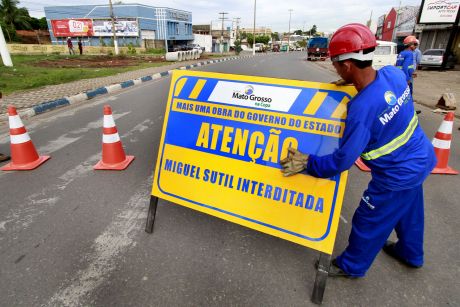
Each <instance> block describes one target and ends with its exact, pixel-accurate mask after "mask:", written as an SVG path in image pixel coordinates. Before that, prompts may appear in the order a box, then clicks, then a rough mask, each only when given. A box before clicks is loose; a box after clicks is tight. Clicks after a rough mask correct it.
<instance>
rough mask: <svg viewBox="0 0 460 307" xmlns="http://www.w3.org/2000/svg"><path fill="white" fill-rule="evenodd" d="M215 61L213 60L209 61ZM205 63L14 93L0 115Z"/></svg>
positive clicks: (197, 61) (149, 70)
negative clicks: (11, 107)
mask: <svg viewBox="0 0 460 307" xmlns="http://www.w3.org/2000/svg"><path fill="white" fill-rule="evenodd" d="M209 60H213V59H209ZM215 60H217V59H215ZM203 61H208V60H204V59H198V60H192V61H182V62H174V63H173V64H171V65H165V66H159V67H152V68H144V69H140V70H133V71H128V72H124V73H119V74H116V75H113V76H108V77H101V78H92V79H83V80H79V81H74V82H69V83H62V84H57V85H49V86H45V87H41V88H38V89H33V90H29V91H24V92H19V93H13V94H11V95H8V96H4V97H3V101H2V103H1V104H0V114H3V113H6V110H7V106H8V105H14V106H15V107H16V108H17V109H18V111H19V110H22V109H27V108H30V107H33V106H36V105H38V104H40V103H43V102H47V101H52V100H56V99H60V98H63V97H66V96H67V97H68V96H73V95H77V94H80V93H83V92H87V91H89V90H92V89H96V88H100V87H103V86H108V85H111V84H116V83H121V82H124V81H127V80H134V79H138V78H142V77H145V76H151V75H154V74H156V73H160V72H163V71H168V70H171V69H176V68H179V67H182V66H187V65H191V64H195V63H199V62H203Z"/></svg>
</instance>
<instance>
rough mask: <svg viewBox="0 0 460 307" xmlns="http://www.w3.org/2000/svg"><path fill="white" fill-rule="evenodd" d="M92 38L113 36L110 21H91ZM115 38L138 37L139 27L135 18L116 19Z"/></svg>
mask: <svg viewBox="0 0 460 307" xmlns="http://www.w3.org/2000/svg"><path fill="white" fill-rule="evenodd" d="M93 32H94V36H113V34H112V21H111V20H110V19H93ZM115 34H116V36H136V37H137V36H139V25H138V22H137V19H136V18H117V20H116V21H115Z"/></svg>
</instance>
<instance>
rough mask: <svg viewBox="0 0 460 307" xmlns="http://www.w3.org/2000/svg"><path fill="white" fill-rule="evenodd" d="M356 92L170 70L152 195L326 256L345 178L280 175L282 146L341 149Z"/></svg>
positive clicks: (313, 150)
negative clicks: (168, 90) (350, 104)
mask: <svg viewBox="0 0 460 307" xmlns="http://www.w3.org/2000/svg"><path fill="white" fill-rule="evenodd" d="M354 94H355V89H354V88H353V87H349V86H348V87H337V86H335V85H332V84H325V83H317V82H306V81H297V80H285V79H275V78H265V77H254V76H240V75H229V74H219V73H210V72H198V71H196V72H195V71H182V70H177V71H174V72H173V74H172V80H171V86H170V92H169V96H168V104H167V107H166V114H165V120H164V124H163V132H162V137H161V141H160V147H159V151H158V158H157V164H156V169H155V174H154V179H153V185H152V195H153V196H155V197H159V198H162V199H166V200H169V201H171V202H173V203H176V204H179V205H182V206H185V207H188V208H191V209H194V210H197V211H200V212H204V213H207V214H210V215H213V216H216V217H218V218H222V219H225V220H228V221H231V222H233V223H237V224H240V225H243V226H246V227H249V228H252V229H255V230H257V231H261V232H264V233H267V234H270V235H273V236H277V237H280V238H282V239H285V240H289V241H291V242H295V243H297V244H301V245H303V246H307V247H310V248H313V249H316V250H319V251H322V252H325V253H328V254H331V253H332V251H333V247H334V242H335V236H336V233H337V227H338V223H339V219H340V210H341V206H342V200H343V195H344V191H345V184H346V179H347V172H343V173H342V174H339V175H337V176H334V177H331V178H326V179H320V178H314V177H312V176H309V175H307V174H298V175H295V176H292V177H284V176H283V175H282V173H281V171H280V169H281V167H280V165H279V161H280V160H281V159H283V158H285V157H286V155H287V148H288V147H294V148H298V149H299V150H300V151H302V152H305V153H309V154H316V155H327V154H330V153H332V152H333V151H334V150H335V149H337V148H338V146H339V141H340V139H341V137H342V135H343V130H344V128H345V118H346V104H347V103H348V101H350V99H351V97H352V96H353V95H354Z"/></svg>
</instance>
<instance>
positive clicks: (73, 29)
mask: <svg viewBox="0 0 460 307" xmlns="http://www.w3.org/2000/svg"><path fill="white" fill-rule="evenodd" d="M44 9H45V16H46V20H47V22H48V28H49V29H50V30H49V31H50V35H51V41H52V43H53V44H65V42H66V39H67V37H71V39H72V40H73V41H74V43H75V41H76V39H77V37H79V38H81V39H82V40H83V42H84V43H85V45H90V46H100V45H107V46H109V45H111V44H112V40H113V34H112V28H113V27H112V22H111V19H110V8H109V5H108V4H107V5H74V6H48V7H45V8H44ZM113 13H114V16H115V23H114V24H115V26H114V27H115V32H116V38H117V42H118V45H119V46H124V45H129V44H132V45H134V46H139V47H147V48H164V46H165V45H167V46H168V49H172V48H173V47H174V46H177V45H185V44H187V43H189V42H191V41H192V40H193V34H192V13H191V12H188V11H183V10H176V9H171V8H164V7H153V6H149V5H144V4H137V3H130V4H115V5H113Z"/></svg>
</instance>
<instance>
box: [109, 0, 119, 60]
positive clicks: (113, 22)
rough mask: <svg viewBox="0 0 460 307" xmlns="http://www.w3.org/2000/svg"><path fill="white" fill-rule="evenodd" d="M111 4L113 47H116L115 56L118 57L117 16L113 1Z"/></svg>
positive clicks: (110, 0)
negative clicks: (114, 13)
mask: <svg viewBox="0 0 460 307" xmlns="http://www.w3.org/2000/svg"><path fill="white" fill-rule="evenodd" d="M109 4H110V18H111V19H112V34H113V46H114V47H115V54H116V55H118V42H117V35H116V32H115V16H114V15H113V6H112V0H109Z"/></svg>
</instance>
